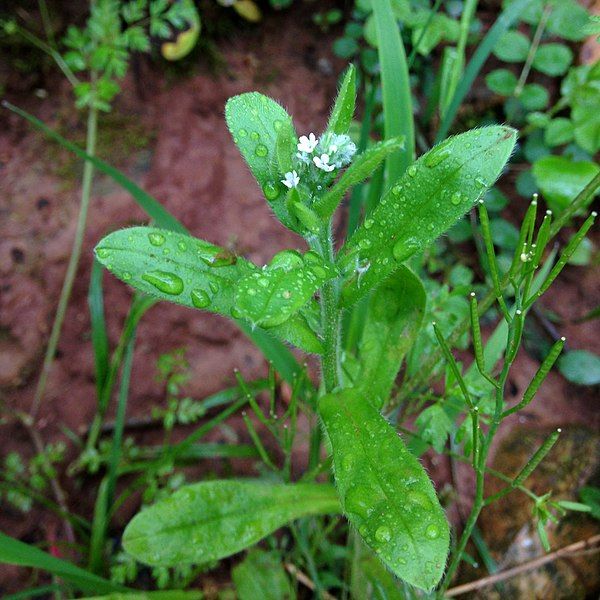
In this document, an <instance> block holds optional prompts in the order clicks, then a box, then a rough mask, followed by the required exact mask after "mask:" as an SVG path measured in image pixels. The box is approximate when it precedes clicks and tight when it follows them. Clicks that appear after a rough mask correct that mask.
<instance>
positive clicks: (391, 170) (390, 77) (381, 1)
mask: <svg viewBox="0 0 600 600" xmlns="http://www.w3.org/2000/svg"><path fill="white" fill-rule="evenodd" d="M373 13H374V16H375V23H376V25H377V40H378V44H377V51H378V53H379V64H380V66H381V88H382V92H383V116H384V130H385V139H391V138H403V139H404V143H405V146H404V149H403V150H401V151H398V152H394V153H393V154H390V155H389V156H388V158H387V160H386V170H387V185H388V187H389V186H390V185H393V183H394V182H395V181H396V180H397V179H398V178H399V177H400V176H401V175H402V174H403V173H404V171H406V169H407V168H408V166H409V165H410V163H411V162H412V161H413V158H414V155H415V133H414V122H413V111H412V95H411V90H410V80H409V77H408V65H407V62H406V53H405V52H404V45H403V43H402V38H401V37H400V31H399V30H398V24H397V22H396V18H395V17H394V12H393V11H392V5H391V3H390V0H378V1H377V2H373Z"/></svg>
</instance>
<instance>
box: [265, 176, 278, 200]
mask: <svg viewBox="0 0 600 600" xmlns="http://www.w3.org/2000/svg"><path fill="white" fill-rule="evenodd" d="M263 194H264V195H265V198H266V199H267V200H275V198H277V196H279V186H278V185H277V184H275V183H273V182H272V181H267V183H265V185H264V186H263Z"/></svg>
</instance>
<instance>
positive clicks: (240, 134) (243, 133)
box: [238, 129, 248, 137]
mask: <svg viewBox="0 0 600 600" xmlns="http://www.w3.org/2000/svg"><path fill="white" fill-rule="evenodd" d="M238 135H239V136H240V137H246V136H247V135H248V132H247V131H246V130H245V129H240V130H239V131H238Z"/></svg>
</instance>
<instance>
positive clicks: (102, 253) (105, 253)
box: [96, 248, 110, 258]
mask: <svg viewBox="0 0 600 600" xmlns="http://www.w3.org/2000/svg"><path fill="white" fill-rule="evenodd" d="M96 254H97V255H98V258H108V257H109V256H110V250H108V248H98V250H96Z"/></svg>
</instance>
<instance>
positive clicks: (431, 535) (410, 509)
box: [319, 389, 450, 590]
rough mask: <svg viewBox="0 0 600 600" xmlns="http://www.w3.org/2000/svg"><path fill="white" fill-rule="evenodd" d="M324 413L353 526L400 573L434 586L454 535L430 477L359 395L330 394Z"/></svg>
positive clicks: (416, 582)
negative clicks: (451, 534)
mask: <svg viewBox="0 0 600 600" xmlns="http://www.w3.org/2000/svg"><path fill="white" fill-rule="evenodd" d="M319 414H320V415H321V419H322V422H323V425H324V427H325V430H326V431H327V434H328V436H329V440H330V442H331V448H332V452H333V464H334V474H335V480H336V483H337V488H338V492H339V494H340V498H341V499H342V507H343V510H344V513H345V515H346V516H347V517H348V520H349V521H350V522H351V523H352V524H353V525H354V526H355V527H356V528H357V529H358V532H359V534H360V535H361V537H362V538H363V540H364V541H365V543H366V544H367V545H368V546H369V547H370V548H372V549H373V550H374V551H375V553H376V554H377V555H378V556H379V558H380V559H381V560H382V561H383V562H384V563H385V564H386V565H387V566H388V568H389V569H390V570H391V571H392V572H393V573H394V574H395V575H397V576H398V577H400V578H401V579H404V580H405V581H407V582H408V583H410V584H412V585H414V586H416V587H419V588H421V589H425V590H429V589H431V588H433V587H434V586H435V585H436V584H437V583H438V581H439V580H440V578H441V576H442V574H443V572H444V566H445V564H446V556H447V554H448V546H449V543H450V532H449V527H448V523H447V521H446V517H445V515H444V511H443V510H442V508H441V506H440V504H439V502H438V499H437V497H436V494H435V490H434V488H433V485H432V483H431V481H430V480H429V477H428V476H427V473H426V472H425V470H424V469H423V467H422V466H421V464H420V463H419V462H418V460H417V459H416V458H415V457H414V456H413V455H412V454H411V453H410V452H409V451H408V450H407V449H406V447H405V445H404V443H403V441H402V439H401V438H400V437H399V436H398V434H397V433H396V432H395V431H394V429H393V428H392V426H391V425H390V424H389V423H388V422H387V421H386V420H385V419H384V418H383V417H382V416H381V414H380V413H379V411H378V410H377V409H376V408H375V407H374V406H373V404H372V403H371V402H370V401H369V400H368V399H367V398H365V397H364V396H363V394H361V393H360V392H358V391H356V390H352V389H349V390H345V391H342V392H339V393H337V394H330V395H328V396H324V397H323V398H322V399H321V400H320V402H319Z"/></svg>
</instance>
